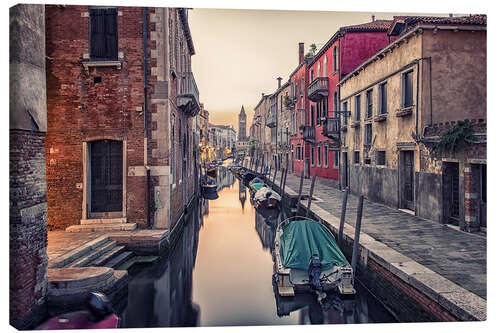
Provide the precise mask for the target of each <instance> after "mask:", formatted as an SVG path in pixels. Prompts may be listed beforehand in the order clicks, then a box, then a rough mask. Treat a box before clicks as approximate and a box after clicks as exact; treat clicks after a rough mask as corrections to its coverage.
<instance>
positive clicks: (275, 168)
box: [273, 162, 278, 183]
mask: <svg viewBox="0 0 500 333" xmlns="http://www.w3.org/2000/svg"><path fill="white" fill-rule="evenodd" d="M277 172H278V166H277V165H276V162H275V163H274V176H273V183H274V181H275V180H276V173H277Z"/></svg>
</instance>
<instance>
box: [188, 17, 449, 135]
mask: <svg viewBox="0 0 500 333" xmlns="http://www.w3.org/2000/svg"><path fill="white" fill-rule="evenodd" d="M406 14H408V13H406ZM372 15H375V19H392V17H393V16H394V15H405V14H404V13H378V12H368V11H367V12H335V11H297V10H295V11H290V10H244V9H204V8H203V9H200V8H194V9H193V10H190V11H189V26H190V29H191V35H192V38H193V41H194V47H195V52H196V54H195V55H194V56H193V57H192V58H191V59H192V60H191V61H192V65H191V67H192V71H193V73H194V76H195V79H196V83H197V85H198V89H199V91H200V101H201V102H202V103H203V104H204V107H205V109H206V110H208V111H209V113H210V118H209V119H210V122H211V123H214V124H224V125H233V126H234V128H235V129H236V130H237V128H238V124H237V122H238V117H237V115H238V114H239V112H240V110H241V106H242V105H243V106H244V108H245V112H246V113H247V127H249V125H250V124H249V123H250V122H251V119H252V116H253V109H254V107H255V106H256V105H257V103H258V102H259V100H260V97H261V93H266V94H268V93H271V92H273V91H275V90H276V89H277V87H278V82H277V80H276V78H277V77H282V78H283V81H282V82H286V80H288V78H289V76H290V74H291V72H292V71H293V70H294V69H295V68H296V67H297V65H298V43H299V42H304V45H305V47H304V48H305V53H307V51H308V49H309V45H311V44H312V43H315V44H316V45H317V47H318V50H319V49H320V48H321V47H322V46H323V45H324V44H325V43H326V42H327V41H328V40H329V39H330V37H331V36H332V35H333V34H334V33H335V32H336V31H337V30H338V29H339V28H340V27H342V26H347V25H355V24H361V23H366V22H370V21H371V20H372ZM408 15H422V14H415V13H413V14H408ZM424 15H440V16H442V15H444V16H448V13H444V14H443V13H442V14H428V13H427V14H424Z"/></svg>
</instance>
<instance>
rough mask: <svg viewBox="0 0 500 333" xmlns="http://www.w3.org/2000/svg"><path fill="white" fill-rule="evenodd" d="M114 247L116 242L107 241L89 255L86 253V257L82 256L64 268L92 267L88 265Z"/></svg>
mask: <svg viewBox="0 0 500 333" xmlns="http://www.w3.org/2000/svg"><path fill="white" fill-rule="evenodd" d="M115 247H116V241H111V240H110V241H108V242H107V243H104V244H103V245H101V246H100V247H98V248H96V249H94V250H93V251H91V252H90V253H87V254H86V255H84V256H82V257H81V258H78V259H77V260H75V261H73V262H71V263H70V264H69V265H66V267H85V266H87V267H88V266H94V265H90V263H91V262H92V261H94V260H96V259H97V258H99V257H100V256H102V255H103V254H104V253H107V252H108V251H110V250H111V249H113V248H115Z"/></svg>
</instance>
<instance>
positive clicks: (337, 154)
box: [333, 150, 340, 168]
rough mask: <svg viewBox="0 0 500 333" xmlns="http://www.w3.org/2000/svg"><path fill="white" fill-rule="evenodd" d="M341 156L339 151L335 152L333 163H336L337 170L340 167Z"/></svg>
mask: <svg viewBox="0 0 500 333" xmlns="http://www.w3.org/2000/svg"><path fill="white" fill-rule="evenodd" d="M339 156H340V155H339V151H338V150H336V151H335V160H334V161H333V163H334V164H333V166H334V167H336V168H338V167H339Z"/></svg>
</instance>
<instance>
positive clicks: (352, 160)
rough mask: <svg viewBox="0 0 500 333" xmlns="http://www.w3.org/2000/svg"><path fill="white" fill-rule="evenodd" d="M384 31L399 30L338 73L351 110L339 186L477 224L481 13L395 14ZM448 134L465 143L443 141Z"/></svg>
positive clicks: (481, 162) (481, 166) (480, 210)
mask: <svg viewBox="0 0 500 333" xmlns="http://www.w3.org/2000/svg"><path fill="white" fill-rule="evenodd" d="M388 35H389V36H395V37H397V39H396V40H395V41H393V42H392V43H390V44H389V45H388V46H387V47H385V48H383V49H382V50H381V51H379V52H377V53H376V54H375V55H374V56H373V57H371V58H369V59H368V60H366V61H365V62H364V63H363V64H362V65H361V66H359V67H358V68H356V69H355V70H354V71H353V72H351V73H350V74H349V75H347V76H346V77H345V78H344V79H343V80H342V81H340V82H339V88H340V92H341V93H340V102H341V105H342V109H343V110H348V111H350V117H348V118H345V124H346V126H345V129H346V131H345V132H342V133H343V134H342V136H343V138H342V143H343V146H342V148H341V149H342V152H343V154H345V155H346V156H348V157H349V158H348V159H347V160H346V162H347V164H346V165H345V170H346V171H347V175H346V177H345V179H346V181H347V183H345V184H343V185H345V186H349V188H350V189H351V191H352V192H353V193H355V194H363V195H365V196H367V197H368V198H369V199H370V200H373V201H376V202H380V203H383V204H386V205H389V206H392V207H395V208H401V209H406V210H408V211H410V212H412V213H414V214H415V215H417V216H421V217H423V218H427V219H430V220H434V221H439V222H441V223H453V224H457V225H460V228H461V229H462V230H466V231H476V230H478V229H479V228H480V226H486V214H485V213H486V16H484V15H473V16H465V17H444V18H443V17H395V19H394V22H393V24H392V26H391V28H390V29H389V31H388ZM342 122H343V124H344V120H342ZM450 130H451V131H453V132H449V131H450ZM446 132H448V134H446ZM467 133H469V134H468V135H469V136H468V137H465V136H464V135H466V134H467ZM450 136H453V138H454V140H458V142H460V140H462V141H461V142H463V143H464V147H463V149H460V148H461V147H457V146H453V144H451V145H444V143H445V140H446V139H447V138H450ZM464 138H465V139H464ZM472 141H474V142H473V143H472ZM440 147H441V148H444V149H438V148H440Z"/></svg>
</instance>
